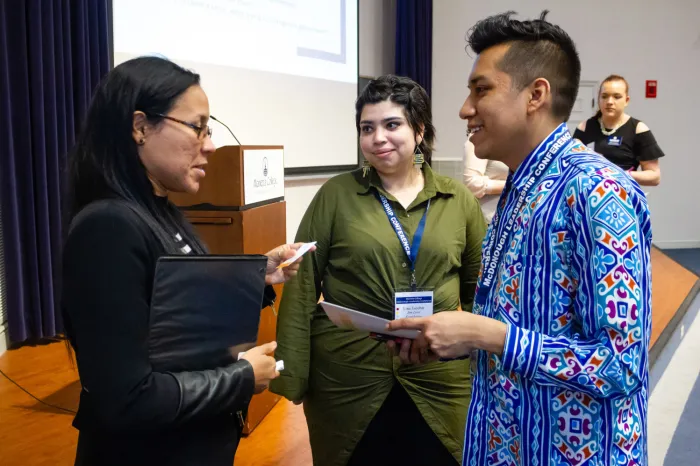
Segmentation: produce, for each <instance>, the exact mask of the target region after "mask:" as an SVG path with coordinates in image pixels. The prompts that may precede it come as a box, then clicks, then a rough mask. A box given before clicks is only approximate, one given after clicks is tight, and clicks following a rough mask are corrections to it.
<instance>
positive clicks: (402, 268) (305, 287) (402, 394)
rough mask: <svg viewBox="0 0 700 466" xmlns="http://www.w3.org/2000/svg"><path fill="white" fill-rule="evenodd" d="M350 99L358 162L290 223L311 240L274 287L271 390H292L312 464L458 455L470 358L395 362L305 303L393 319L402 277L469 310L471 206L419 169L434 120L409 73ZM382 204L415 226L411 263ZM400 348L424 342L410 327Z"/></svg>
mask: <svg viewBox="0 0 700 466" xmlns="http://www.w3.org/2000/svg"><path fill="white" fill-rule="evenodd" d="M355 110H356V113H355V116H356V125H357V130H358V133H359V138H360V148H361V150H362V153H363V154H364V156H365V158H366V160H367V162H368V164H367V165H366V166H365V168H364V169H358V170H356V171H354V172H351V173H346V174H343V175H339V176H337V177H335V178H333V179H331V180H329V181H328V182H327V183H325V184H324V185H323V186H322V187H321V189H320V190H319V192H318V193H317V194H316V196H315V198H314V199H313V201H312V202H311V205H310V206H309V208H308V209H307V211H306V214H305V215H304V218H303V220H302V222H301V225H300V226H299V230H298V232H297V241H304V242H306V241H314V240H315V241H318V243H317V246H318V250H317V252H316V254H314V256H313V257H311V258H310V259H309V260H307V261H306V262H304V264H303V265H302V268H301V269H300V272H299V275H298V276H297V278H296V279H294V280H291V281H290V282H289V283H288V284H287V285H286V286H285V288H284V297H283V299H282V303H281V306H280V313H279V320H278V324H277V340H278V344H279V346H278V348H277V352H276V356H277V357H279V358H281V359H284V361H285V371H284V373H283V374H282V376H281V377H280V378H279V379H277V380H275V381H273V383H272V384H271V385H270V389H271V390H272V391H273V392H275V393H279V394H281V395H283V396H285V397H286V398H288V399H290V400H292V401H294V402H297V403H299V402H302V401H303V403H304V413H305V414H306V419H307V424H308V427H309V435H310V441H311V449H312V452H313V460H314V464H315V465H318V466H334V465H337V466H340V465H346V464H350V465H375V464H377V465H379V464H381V465H413V464H426V465H427V464H429V465H433V466H436V465H437V466H440V465H451V466H452V465H457V464H458V463H459V464H461V457H462V443H463V439H464V427H465V420H466V414H467V408H468V406H469V399H470V390H471V380H470V376H469V362H468V361H466V360H458V361H449V362H430V363H426V364H422V365H421V364H418V365H402V364H401V361H400V359H399V357H398V356H394V355H393V354H392V353H390V351H389V349H388V348H387V345H385V344H384V343H382V342H381V341H378V340H375V339H372V338H370V337H369V335H368V333H367V332H362V331H357V330H348V329H341V328H338V327H336V326H335V325H334V324H333V323H332V322H331V321H330V320H329V319H328V317H327V316H326V314H325V313H324V312H323V310H322V308H321V307H320V306H319V305H318V300H319V298H320V296H321V294H323V299H325V300H326V301H328V302H330V303H333V304H338V305H341V306H345V307H348V308H351V309H356V310H360V311H362V312H365V313H367V314H371V315H374V316H378V317H382V318H385V319H392V318H393V315H394V312H393V309H394V303H395V301H394V299H395V296H394V295H395V293H396V292H398V291H406V290H411V289H414V288H415V289H416V290H429V291H432V292H433V296H434V312H442V311H455V310H457V309H459V308H460V306H461V309H463V310H465V311H470V310H471V306H472V300H473V298H474V292H475V283H476V278H477V274H478V272H479V266H480V261H481V241H482V240H483V237H484V233H485V224H484V219H483V215H482V214H481V210H480V208H479V204H478V202H477V201H476V199H475V198H474V196H473V195H472V194H471V193H470V192H469V191H467V190H466V188H465V187H464V186H463V185H462V184H460V183H457V182H455V181H454V180H452V179H450V178H447V177H444V176H440V175H438V174H436V173H435V172H433V170H432V169H431V168H430V164H429V162H430V155H431V151H432V147H433V141H434V139H435V129H434V127H433V124H432V121H431V120H432V118H431V113H430V102H429V98H428V96H427V94H426V92H425V90H423V89H422V88H421V87H420V86H419V85H418V84H416V83H415V82H413V81H411V80H410V79H408V78H403V77H396V76H383V77H380V78H378V79H376V80H373V81H371V82H370V83H369V84H368V85H367V86H366V87H365V89H364V90H363V92H362V94H361V95H360V97H359V98H358V99H357V102H356V106H355ZM384 203H386V204H384ZM385 205H387V206H389V207H390V209H391V210H392V211H393V214H392V215H395V220H398V222H396V223H400V228H401V229H402V231H404V232H405V236H406V237H407V239H408V242H409V243H410V244H414V246H416V245H415V243H414V242H413V241H414V239H415V237H416V236H420V234H419V233H417V232H419V231H420V230H421V229H422V230H423V235H422V241H421V242H420V245H419V247H415V248H414V246H412V247H411V254H413V253H414V252H415V250H417V257H416V260H415V262H412V261H411V260H409V257H408V255H407V252H406V250H405V248H404V247H403V246H402V243H401V242H400V241H399V239H398V231H396V230H395V228H396V229H397V230H398V228H399V227H392V223H390V220H389V217H390V215H389V212H388V209H386V207H385ZM421 225H424V228H422V227H421ZM413 265H415V270H413ZM413 277H415V282H414V279H413ZM412 282H413V283H412ZM412 285H415V287H414V286H412ZM400 350H401V352H402V354H403V355H404V356H406V357H407V358H408V357H409V355H410V357H411V358H412V359H413V360H414V361H418V360H420V359H421V354H425V351H427V347H426V346H425V341H424V340H421V339H420V338H419V339H417V340H415V341H414V342H413V344H412V345H411V341H410V340H405V341H404V343H403V345H402V346H401V349H400Z"/></svg>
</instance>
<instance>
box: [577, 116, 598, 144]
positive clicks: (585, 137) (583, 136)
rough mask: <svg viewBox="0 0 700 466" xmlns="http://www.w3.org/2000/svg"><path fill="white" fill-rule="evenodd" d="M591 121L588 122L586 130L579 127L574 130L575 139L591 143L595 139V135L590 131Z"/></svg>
mask: <svg viewBox="0 0 700 466" xmlns="http://www.w3.org/2000/svg"><path fill="white" fill-rule="evenodd" d="M589 123H590V122H588V121H587V122H586V131H581V130H580V129H579V128H578V127H577V128H576V130H575V131H574V136H573V138H574V139H578V140H579V141H581V142H582V143H584V144H586V145H587V144H590V143H592V142H593V141H594V138H593V136H592V135H591V134H590V131H588V125H589Z"/></svg>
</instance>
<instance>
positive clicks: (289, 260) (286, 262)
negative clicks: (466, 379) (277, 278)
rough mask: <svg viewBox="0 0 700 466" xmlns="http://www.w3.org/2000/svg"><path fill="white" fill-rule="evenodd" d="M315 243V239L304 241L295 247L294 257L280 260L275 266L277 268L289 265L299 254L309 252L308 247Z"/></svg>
mask: <svg viewBox="0 0 700 466" xmlns="http://www.w3.org/2000/svg"><path fill="white" fill-rule="evenodd" d="M315 245H316V241H312V242H310V243H304V245H303V246H302V247H300V248H299V249H297V253H296V254H294V257H292V258H290V259H287V260H286V261H284V262H282V263H281V264H280V265H278V266H277V268H278V269H281V268H283V267H287V266H289V265H292V264H293V263H294V262H296V261H297V259H299V258H300V257H301V256H303V255H304V254H306V253H307V252H309V249H311V248H312V247H314V246H315Z"/></svg>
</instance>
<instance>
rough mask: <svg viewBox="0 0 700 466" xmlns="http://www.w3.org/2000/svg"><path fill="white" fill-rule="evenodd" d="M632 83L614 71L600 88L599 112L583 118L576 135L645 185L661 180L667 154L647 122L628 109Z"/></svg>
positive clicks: (652, 184) (654, 184)
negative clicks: (626, 111)
mask: <svg viewBox="0 0 700 466" xmlns="http://www.w3.org/2000/svg"><path fill="white" fill-rule="evenodd" d="M629 101H630V96H629V84H628V83H627V80H626V79H625V78H623V77H622V76H618V75H614V74H613V75H610V76H608V77H607V78H605V80H604V81H603V82H602V84H601V85H600V89H599V91H598V112H597V113H596V114H595V115H594V116H593V117H591V118H589V119H588V120H586V121H582V122H581V123H580V124H579V125H578V128H576V131H575V132H574V137H575V138H576V139H579V140H580V141H581V142H583V143H584V144H586V145H588V146H589V147H590V145H591V144H592V145H593V147H592V148H593V150H595V151H596V152H598V153H599V154H601V155H602V156H603V157H605V158H606V159H608V160H610V161H611V162H613V163H614V164H616V165H617V166H619V167H620V168H622V169H623V170H625V171H627V172H628V173H629V174H630V176H631V177H632V178H634V179H635V180H636V181H637V183H639V184H640V185H641V186H656V185H658V184H659V182H660V181H661V168H660V167H659V159H660V158H661V157H663V156H664V153H663V151H662V150H661V148H660V147H659V145H658V144H657V142H656V139H655V138H654V135H653V134H651V131H650V130H649V127H648V126H647V125H645V124H644V123H643V122H641V121H639V120H637V119H636V118H632V117H631V116H629V115H628V114H627V113H625V108H627V105H629Z"/></svg>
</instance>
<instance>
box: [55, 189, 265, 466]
mask: <svg viewBox="0 0 700 466" xmlns="http://www.w3.org/2000/svg"><path fill="white" fill-rule="evenodd" d="M163 202H167V200H164V201H163ZM162 254H163V248H162V247H161V245H160V243H159V241H158V240H157V238H156V237H155V236H154V235H153V234H152V232H151V231H150V230H149V228H148V226H147V225H145V224H144V223H143V222H142V221H141V220H140V219H139V218H138V217H137V216H136V215H135V214H134V212H133V211H132V210H131V209H129V208H126V207H124V205H123V203H121V204H120V203H119V202H111V201H100V202H97V203H94V205H93V204H91V205H90V206H88V207H86V208H85V209H84V210H83V211H82V212H81V213H80V215H79V216H78V217H76V219H74V221H73V223H72V225H71V229H70V232H69V234H68V236H67V239H66V243H65V247H64V255H63V289H62V312H63V317H64V324H65V329H66V334H67V335H68V337H69V339H70V341H71V344H72V345H73V348H74V349H75V354H76V360H77V364H78V370H79V373H80V382H81V385H82V387H83V390H82V392H81V396H80V407H79V409H78V414H77V416H76V418H75V420H74V422H73V425H74V426H75V427H76V428H77V429H78V430H79V431H80V434H79V439H78V450H77V457H76V464H77V465H90V466H93V465H100V466H103V465H120V466H126V465H128V466H133V465H141V464H143V465H146V464H147V465H176V466H177V465H183V466H185V465H187V466H192V465H200V464H201V465H208V466H212V465H213V466H216V465H226V466H230V465H231V464H232V462H233V458H234V455H235V452H236V447H237V446H238V441H239V438H240V435H241V429H242V419H243V417H244V415H245V412H246V409H247V407H248V403H249V402H250V399H251V398H252V396H253V392H254V390H255V376H254V373H253V368H252V366H251V365H250V363H249V362H248V361H246V360H241V361H237V362H232V360H231V362H232V363H230V364H228V365H226V364H223V365H222V367H219V368H217V369H211V370H200V371H192V372H178V373H172V372H166V371H158V370H156V369H154V366H153V365H152V363H151V361H150V360H149V353H148V340H149V302H150V296H151V286H152V283H153V275H154V272H155V267H156V261H157V259H158V257H159V256H160V255H162Z"/></svg>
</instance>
